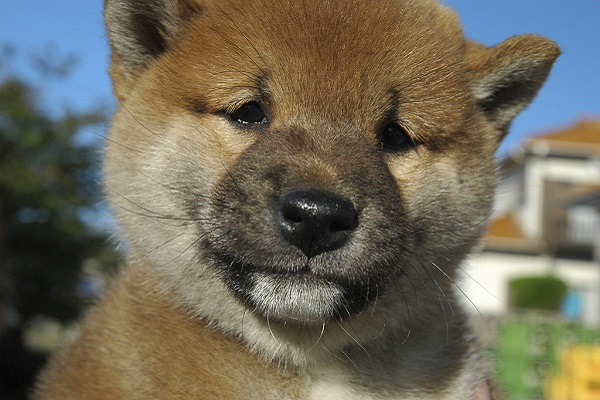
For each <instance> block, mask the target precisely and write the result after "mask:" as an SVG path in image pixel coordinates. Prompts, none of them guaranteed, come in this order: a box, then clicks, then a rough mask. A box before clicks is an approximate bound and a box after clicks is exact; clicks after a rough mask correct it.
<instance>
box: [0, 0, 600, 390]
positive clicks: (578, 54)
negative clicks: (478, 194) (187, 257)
mask: <svg viewBox="0 0 600 400" xmlns="http://www.w3.org/2000/svg"><path fill="white" fill-rule="evenodd" d="M445 3H446V4H447V5H449V6H450V7H452V8H454V9H456V10H457V11H458V12H459V14H460V15H461V18H462V20H463V23H464V26H465V32H466V34H467V35H468V36H469V37H471V38H474V39H477V40H478V41H481V42H484V43H486V44H489V45H492V44H496V43H498V42H500V41H502V40H504V39H506V38H508V37H510V36H513V35H516V34H520V33H537V34H541V35H544V36H547V37H550V38H552V39H554V40H555V41H557V42H558V44H559V45H560V46H561V47H562V49H563V52H564V53H563V55H562V56H561V58H559V60H558V61H557V63H556V66H555V68H554V70H553V72H552V74H551V76H550V79H549V81H548V83H547V84H546V85H545V86H544V88H543V89H542V90H541V92H540V94H539V96H538V98H537V100H536V101H535V102H534V104H532V106H531V107H530V108H529V109H527V110H526V111H525V112H524V113H523V114H522V115H521V116H519V117H518V118H517V119H516V120H515V122H514V124H513V127H512V130H511V134H510V135H509V136H508V137H507V139H506V141H505V142H504V144H503V145H502V147H501V149H500V150H499V152H498V165H499V170H500V173H501V182H500V186H499V189H498V195H497V201H496V207H495V213H494V215H493V216H492V218H491V221H490V222H491V224H490V228H489V230H488V233H487V235H486V238H485V241H484V245H483V246H482V248H481V250H480V251H479V252H478V253H477V254H475V255H474V256H473V257H471V258H470V259H469V260H468V261H467V262H466V263H465V265H464V266H463V271H464V274H463V275H464V276H462V278H461V280H460V281H458V282H457V286H458V287H459V288H460V290H461V291H462V292H464V294H465V296H464V297H465V303H466V304H467V307H468V308H469V309H470V310H472V313H473V316H474V317H473V321H474V325H475V326H476V329H478V330H479V331H480V332H481V333H482V335H483V338H484V341H485V343H486V345H487V348H488V349H489V352H490V354H491V355H492V357H493V358H494V360H495V365H496V371H497V373H498V377H499V380H500V381H501V383H502V384H503V385H504V386H505V387H506V389H507V391H508V392H509V396H508V397H509V399H511V400H512V399H514V400H520V399H523V400H531V399H555V400H558V399H573V400H586V399H600V350H599V349H600V348H599V347H597V346H599V345H600V331H599V330H598V327H599V325H600V97H599V95H598V93H600V23H599V21H600V1H598V0H580V1H577V2H566V1H558V0H543V1H542V0H529V1H527V2H524V1H521V0H506V1H502V2H482V1H458V0H446V1H445ZM0 14H1V15H2V16H3V22H2V24H1V25H0V399H26V398H27V393H28V391H29V389H30V387H31V384H32V382H33V380H34V377H35V375H36V373H37V371H38V370H39V368H40V367H41V366H43V364H44V362H45V360H46V357H47V355H48V354H49V353H50V352H51V351H53V350H55V349H56V348H57V347H58V346H60V345H61V344H62V343H64V342H65V341H68V340H69V338H70V337H73V336H74V335H76V333H77V322H76V321H77V320H78V318H79V317H80V315H81V313H82V312H83V311H84V310H85V308H86V307H87V306H89V305H90V304H93V302H94V301H95V300H96V299H97V298H98V296H99V295H100V294H101V292H102V290H103V288H104V287H105V285H106V284H107V282H108V281H109V280H110V278H111V276H113V275H114V273H115V271H116V270H117V269H118V267H119V260H120V256H119V253H118V247H119V242H118V239H117V238H115V237H113V236H112V235H113V234H114V225H113V221H112V219H111V217H110V212H109V211H108V210H107V207H106V205H105V203H104V202H103V199H102V193H101V192H102V190H101V184H100V181H101V169H100V158H101V151H102V150H101V149H102V146H103V142H104V138H105V135H106V131H107V124H108V121H109V118H110V115H111V113H112V111H113V110H114V108H115V104H114V100H113V98H112V95H111V87H110V82H109V79H108V74H107V69H108V58H109V55H108V44H107V41H106V38H105V32H104V28H103V22H102V1H100V0H96V1H81V0H54V1H41V0H32V1H28V2H23V1H22V0H2V1H1V2H0Z"/></svg>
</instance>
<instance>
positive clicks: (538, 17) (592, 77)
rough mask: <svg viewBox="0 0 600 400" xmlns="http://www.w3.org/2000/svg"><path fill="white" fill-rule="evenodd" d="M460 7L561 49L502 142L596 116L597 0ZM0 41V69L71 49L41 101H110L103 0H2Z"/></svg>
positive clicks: (501, 29)
mask: <svg viewBox="0 0 600 400" xmlns="http://www.w3.org/2000/svg"><path fill="white" fill-rule="evenodd" d="M445 3H446V4H447V5H449V6H451V7H452V8H454V9H455V10H457V11H458V12H459V14H460V15H461V19H462V21H463V24H464V27H465V32H466V34H467V35H468V36H469V37H470V38H473V39H476V40H479V41H481V42H483V43H486V44H496V43H498V42H500V41H502V40H504V39H506V38H508V37H510V36H513V35H516V34H521V33H537V34H541V35H544V36H547V37H550V38H552V39H554V40H555V41H556V42H558V44H559V45H560V46H561V47H562V49H563V52H564V54H563V55H562V56H561V57H560V58H559V60H558V61H557V63H556V66H555V68H554V70H553V72H552V74H551V76H550V80H549V82H548V83H547V84H546V85H545V87H544V88H543V89H542V91H541V92H540V94H539V96H538V98H537V99H536V101H535V102H534V104H533V105H532V106H531V107H529V108H528V109H527V110H525V112H524V113H523V114H521V115H520V116H519V117H518V118H517V119H516V121H515V122H514V124H513V127H512V132H511V134H510V135H509V137H508V138H507V140H506V142H505V144H504V146H503V149H504V150H506V149H508V148H513V147H514V146H516V145H517V144H518V143H520V142H521V141H522V140H523V137H524V136H525V135H529V134H535V133H540V132H546V131H548V130H551V129H554V128H557V127H561V126H564V125H568V124H570V123H572V122H574V121H576V120H578V119H580V118H582V117H586V116H595V117H597V118H600V94H599V93H600V0H577V1H567V0H561V1H559V0H496V1H491V0H462V1H460V0H445ZM0 15H2V24H0V46H2V45H5V44H10V45H11V46H13V47H14V48H15V49H16V50H17V52H16V54H15V55H14V56H13V58H12V60H11V62H10V63H8V64H7V63H6V62H4V61H5V60H0V73H6V72H12V73H18V74H21V75H24V76H25V77H29V78H31V79H34V78H35V75H34V74H33V73H32V70H31V68H30V67H29V63H28V61H27V60H28V59H29V55H30V54H35V53H40V52H44V51H48V50H52V49H53V50H54V51H56V52H57V53H58V54H63V55H64V54H70V53H74V54H75V55H77V57H78V60H79V62H78V64H77V66H76V68H75V69H74V71H73V74H72V75H71V76H70V78H69V79H68V80H66V81H60V80H51V81H45V82H41V81H38V82H36V84H37V86H38V88H39V93H40V96H41V98H42V101H43V105H44V106H45V107H46V108H47V109H49V110H51V111H53V112H56V111H57V110H61V109H62V108H64V107H71V108H75V109H84V108H86V107H92V106H95V105H99V104H105V105H106V104H108V105H112V104H114V103H113V100H112V94H111V89H110V81H109V80H108V76H107V69H108V45H107V43H106V39H105V32H104V28H103V24H102V1H101V0H27V1H23V0H0ZM9 68H10V69H11V70H10V71H8V70H7V69H9Z"/></svg>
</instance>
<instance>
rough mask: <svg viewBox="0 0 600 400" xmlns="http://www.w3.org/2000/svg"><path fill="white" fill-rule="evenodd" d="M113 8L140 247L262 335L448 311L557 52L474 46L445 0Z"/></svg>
mask: <svg viewBox="0 0 600 400" xmlns="http://www.w3.org/2000/svg"><path fill="white" fill-rule="evenodd" d="M106 18H107V26H108V31H109V35H110V39H111V46H112V51H113V53H112V60H113V63H112V66H111V71H112V75H113V80H114V88H115V93H116V95H117V97H118V99H119V101H120V107H119V110H118V112H117V114H116V116H115V120H114V123H113V127H112V129H111V142H110V143H109V149H108V153H107V162H106V177H107V178H106V181H107V189H108V192H109V195H110V197H111V201H112V203H113V205H114V208H115V212H116V214H117V215H118V218H119V221H120V223H121V226H122V228H123V230H124V233H125V237H126V238H127V239H128V240H129V242H130V243H131V249H132V252H133V256H134V257H135V258H141V259H144V260H145V261H146V262H147V263H148V264H150V265H152V266H153V267H154V268H155V270H156V271H157V274H158V275H160V276H161V277H164V282H165V284H164V288H165V289H166V290H168V291H170V292H172V293H173V296H175V298H176V301H177V302H179V303H182V304H185V305H187V306H188V307H190V309H191V310H192V311H193V312H196V313H198V314H199V315H201V316H203V317H206V318H209V319H211V320H213V321H216V322H217V323H219V324H220V325H221V326H222V327H225V329H229V330H231V331H233V332H235V333H240V332H241V331H243V330H245V332H241V334H243V335H247V336H253V335H254V336H256V337H257V338H258V337H260V336H261V335H263V336H264V332H265V331H266V329H267V328H266V322H268V323H269V325H271V326H270V327H269V329H270V331H271V332H270V334H271V335H273V331H274V329H279V328H280V329H282V330H285V329H287V330H288V337H292V336H293V334H292V333H290V329H292V330H294V329H300V330H302V329H313V328H315V329H317V330H318V331H321V333H320V334H321V335H323V332H325V334H327V332H326V330H327V329H331V330H332V331H335V328H330V327H329V326H330V325H332V326H336V325H337V324H338V323H339V321H347V320H353V321H354V325H353V328H356V329H359V330H360V329H361V328H360V326H362V325H361V324H359V323H357V322H356V320H358V319H359V318H363V320H365V319H366V320H368V321H367V322H365V323H364V327H365V328H364V329H365V330H367V331H368V330H369V329H371V328H367V326H374V325H373V321H376V322H377V323H381V324H383V323H385V324H391V325H397V326H401V325H402V324H407V323H408V320H409V313H410V312H412V313H413V316H414V315H421V316H424V319H427V315H435V314H436V313H438V312H439V308H440V305H439V299H438V295H439V294H440V293H442V294H444V293H446V292H450V291H451V285H452V279H453V276H454V273H455V269H456V267H457V265H458V264H459V263H460V261H461V260H462V259H463V257H464V256H465V254H466V253H467V252H468V251H469V250H470V249H471V248H472V247H473V246H474V245H475V244H476V242H477V240H478V238H479V237H480V235H481V233H482V232H483V230H484V228H485V222H486V218H487V216H488V215H489V212H490V207H491V202H492V196H493V187H494V163H493V157H494V152H495V150H496V147H497V146H498V144H499V142H500V141H501V139H502V137H503V135H504V134H505V132H506V130H507V128H508V126H509V124H510V121H511V120H512V118H513V117H514V116H515V115H516V114H517V113H518V112H519V111H521V110H522V109H523V108H524V107H525V106H526V105H527V104H528V103H529V102H530V101H531V100H532V99H533V97H534V96H535V94H536V92H537V90H538V89H539V87H540V86H541V84H542V83H543V81H544V80H545V78H546V76H547V74H548V73H549V70H550V68H551V65H552V63H553V61H554V59H555V58H556V57H557V56H558V52H559V51H558V49H557V47H556V46H555V45H554V44H553V43H552V42H550V41H549V40H547V39H544V38H540V37H536V36H520V37H515V38H512V39H509V40H508V41H506V42H504V43H502V44H500V45H498V46H496V47H492V48H487V47H485V46H482V45H478V44H475V43H471V42H468V41H466V40H465V39H464V38H463V35H462V31H461V28H460V25H459V23H458V21H457V18H456V16H455V15H454V14H453V13H452V12H450V11H448V10H447V9H446V8H444V7H442V6H439V5H437V4H436V3H434V2H432V1H410V0H405V1H401V0H386V1H381V2H377V4H374V3H372V2H364V1H358V0H351V1H344V2H336V1H333V0H325V1H323V0H319V1H316V0H305V1H301V2H290V3H288V4H285V3H282V2H281V1H276V0H254V1H240V0H223V1H215V2H211V1H205V2H192V0H179V1H175V2H168V1H162V0H154V1H150V2H140V1H133V0H130V1H127V0H108V1H107V3H106ZM447 301H451V300H447ZM378 302H379V303H380V306H377V303H378ZM381 304H385V305H386V306H381ZM365 310H369V312H368V313H363V311H365ZM365 315H368V318H367V317H365ZM244 318H245V321H244ZM244 324H246V325H245V328H244ZM252 324H254V325H253V326H255V328H256V329H254V328H249V326H250V325H252ZM375 325H377V324H375ZM261 327H262V328H261ZM277 327H279V328H277ZM284 327H286V328H284ZM290 327H293V328H290ZM357 327H358V328H357ZM261 329H262V331H261ZM373 329H374V330H375V331H379V330H381V326H378V327H375V328H373ZM257 332H258V333H257ZM261 332H262V333H261ZM332 335H333V334H332ZM254 336H253V337H254ZM247 340H249V341H250V342H252V339H248V338H247ZM260 340H261V339H256V341H255V342H256V343H254V344H255V345H257V346H259V344H257V343H258V342H260ZM345 340H351V339H349V338H348V337H347V336H346V339H345Z"/></svg>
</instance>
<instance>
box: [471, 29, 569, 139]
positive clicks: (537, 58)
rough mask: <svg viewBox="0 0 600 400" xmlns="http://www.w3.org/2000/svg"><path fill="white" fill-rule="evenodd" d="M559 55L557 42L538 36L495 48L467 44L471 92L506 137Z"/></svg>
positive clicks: (522, 37)
mask: <svg viewBox="0 0 600 400" xmlns="http://www.w3.org/2000/svg"><path fill="white" fill-rule="evenodd" d="M559 55H560V49H559V48H558V46H557V45H556V44H555V43H554V42H552V41H551V40H549V39H546V38H543V37H540V36H536V35H522V36H515V37H513V38H510V39H508V40H506V41H504V42H502V43H500V44H499V45H497V46H495V47H486V46H484V45H482V44H478V43H474V42H468V44H467V52H466V60H467V68H468V78H469V80H470V85H471V86H470V87H471V92H472V93H473V96H474V97H475V100H476V102H477V105H478V106H479V107H481V109H482V110H483V111H484V113H485V114H486V116H487V117H488V119H489V120H490V121H491V122H492V123H493V124H494V125H495V126H496V127H497V128H498V129H499V130H500V131H501V132H502V133H503V135H504V134H506V131H507V130H508V127H509V125H510V123H511V121H512V120H513V118H514V117H516V116H517V114H519V112H521V111H522V110H523V109H524V108H525V107H527V106H528V105H529V103H531V101H532V100H533V98H534V97H535V95H536V94H537V92H538V90H539V89H540V88H541V87H542V85H543V83H544V81H545V80H546V78H547V77H548V74H549V73H550V69H551V68H552V64H553V63H554V61H555V60H556V58H557V57H558V56H559ZM499 139H501V138H499Z"/></svg>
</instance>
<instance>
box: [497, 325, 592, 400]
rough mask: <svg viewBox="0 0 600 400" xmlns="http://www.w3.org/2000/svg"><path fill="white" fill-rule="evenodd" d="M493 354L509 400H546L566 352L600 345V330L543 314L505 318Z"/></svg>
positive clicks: (498, 376)
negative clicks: (583, 346)
mask: <svg viewBox="0 0 600 400" xmlns="http://www.w3.org/2000/svg"><path fill="white" fill-rule="evenodd" d="M499 328H500V329H499V340H498V343H497V345H496V346H495V349H494V351H493V353H494V358H495V361H496V371H497V379H498V382H499V383H500V386H501V387H502V388H503V390H504V391H505V392H506V395H507V399H509V400H543V399H545V398H546V396H545V391H546V389H547V385H548V379H549V378H550V377H552V376H554V375H556V373H557V372H558V370H557V368H558V365H557V364H558V358H559V357H560V354H561V353H562V351H563V349H565V348H568V347H570V346H573V345H577V344H587V345H597V344H598V343H600V331H599V330H598V329H591V328H586V327H584V326H581V325H579V324H575V323H572V322H568V321H564V320H562V319H560V318H553V317H548V316H543V315H542V314H536V313H532V314H523V315H521V316H512V317H509V318H507V319H505V320H504V321H503V322H502V323H501V325H500V327H499Z"/></svg>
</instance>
